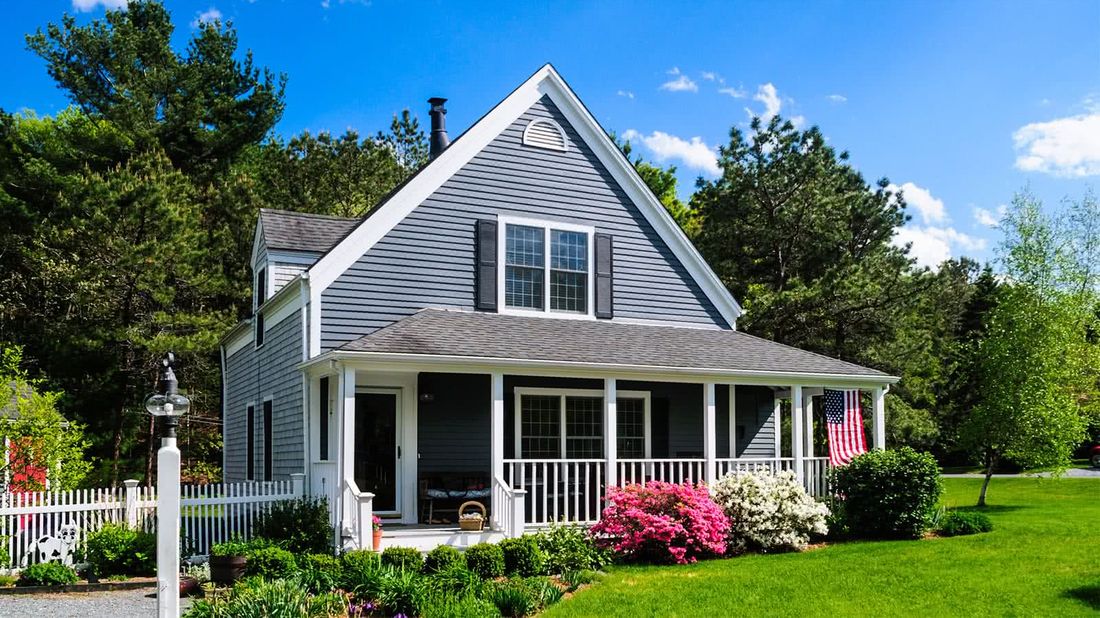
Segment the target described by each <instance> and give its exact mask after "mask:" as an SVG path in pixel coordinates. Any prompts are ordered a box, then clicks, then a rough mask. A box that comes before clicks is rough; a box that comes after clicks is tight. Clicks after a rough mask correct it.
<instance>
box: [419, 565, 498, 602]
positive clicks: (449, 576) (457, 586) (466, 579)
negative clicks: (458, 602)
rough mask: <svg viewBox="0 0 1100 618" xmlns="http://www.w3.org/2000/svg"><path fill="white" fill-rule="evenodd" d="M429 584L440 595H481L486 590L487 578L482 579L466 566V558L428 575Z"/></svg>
mask: <svg viewBox="0 0 1100 618" xmlns="http://www.w3.org/2000/svg"><path fill="white" fill-rule="evenodd" d="M428 586H429V587H430V588H431V589H432V591H433V592H435V593H438V594H440V595H449V596H456V597H458V596H464V595H469V594H473V595H477V596H481V595H482V593H483V592H484V590H485V580H483V579H481V576H480V575H478V574H477V573H474V572H473V571H471V570H470V569H467V568H466V560H465V558H463V561H462V562H461V563H459V564H452V565H451V566H449V567H447V568H446V569H443V570H441V571H439V572H438V573H434V574H432V575H429V576H428Z"/></svg>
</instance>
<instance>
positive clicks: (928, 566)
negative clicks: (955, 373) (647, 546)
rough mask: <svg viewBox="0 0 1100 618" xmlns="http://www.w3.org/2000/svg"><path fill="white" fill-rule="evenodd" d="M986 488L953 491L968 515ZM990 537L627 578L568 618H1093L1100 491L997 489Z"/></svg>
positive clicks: (864, 546) (1099, 590) (1072, 485)
mask: <svg viewBox="0 0 1100 618" xmlns="http://www.w3.org/2000/svg"><path fill="white" fill-rule="evenodd" d="M980 482H981V481H980V479H947V480H946V481H945V483H946V485H947V495H946V497H945V503H946V504H947V505H948V506H950V507H955V506H964V507H966V506H968V505H971V504H973V503H974V501H975V499H976V498H977V495H978V487H979V483H980ZM989 502H990V504H991V506H990V507H989V508H987V509H986V512H987V513H988V514H989V516H990V517H991V518H992V519H993V524H994V530H993V532H991V533H988V534H983V535H977V536H971V537H957V538H950V539H931V540H925V541H890V542H875V543H869V542H861V543H841V544H837V545H833V546H830V547H826V548H823V549H818V550H813V551H808V552H803V553H797V554H779V555H767V556H765V555H753V556H743V557H740V558H732V559H728V560H712V561H708V562H703V563H699V564H695V565H691V566H676V567H618V568H613V569H611V570H610V573H609V575H608V576H607V577H606V578H605V579H604V580H603V581H601V582H600V583H598V584H596V585H594V586H591V587H589V588H587V589H585V590H582V591H581V592H579V593H578V594H577V595H575V596H574V597H573V598H572V599H569V600H567V601H563V602H562V603H559V604H558V605H556V606H554V607H551V608H550V609H549V610H548V611H547V612H546V613H545V614H544V615H545V616H546V617H547V618H556V617H561V616H630V617H632V618H640V617H642V616H826V615H828V616H898V615H923V616H960V615H969V616H974V617H977V616H1096V615H1097V612H1100V480H1098V479H1058V480H1051V479H994V480H993V483H992V485H991V486H990V490H989Z"/></svg>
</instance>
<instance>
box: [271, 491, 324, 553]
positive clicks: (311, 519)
mask: <svg viewBox="0 0 1100 618" xmlns="http://www.w3.org/2000/svg"><path fill="white" fill-rule="evenodd" d="M256 535H257V536H259V537H262V538H265V539H268V540H269V541H271V542H272V543H274V544H276V545H278V546H279V547H282V548H283V549H286V550H289V551H290V552H293V553H294V554H295V555H298V556H301V555H304V554H330V553H332V539H333V532H332V526H331V525H330V524H329V513H328V502H327V501H326V500H325V499H324V498H298V499H295V500H280V501H278V502H276V503H274V504H273V505H271V508H270V509H269V510H268V511H267V513H265V514H264V515H263V516H261V517H260V519H259V521H258V522H257V527H256Z"/></svg>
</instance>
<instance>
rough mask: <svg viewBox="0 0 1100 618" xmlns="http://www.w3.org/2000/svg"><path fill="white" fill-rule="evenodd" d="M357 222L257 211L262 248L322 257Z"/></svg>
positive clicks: (296, 213)
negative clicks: (262, 233) (263, 246)
mask: <svg viewBox="0 0 1100 618" xmlns="http://www.w3.org/2000/svg"><path fill="white" fill-rule="evenodd" d="M359 222H360V219H346V218H344V217H330V216H328V215H313V214H306V213H301V212H290V211H286V210H271V209H269V208H261V209H260V224H261V225H263V230H264V244H265V245H266V246H267V248H268V249H290V250H292V251H314V252H317V253H324V252H326V251H328V250H329V249H331V248H332V247H333V246H334V245H335V244H336V243H338V242H340V240H341V239H343V238H344V236H346V235H347V234H348V232H350V231H351V229H352V228H354V227H355V226H356V225H358V224H359Z"/></svg>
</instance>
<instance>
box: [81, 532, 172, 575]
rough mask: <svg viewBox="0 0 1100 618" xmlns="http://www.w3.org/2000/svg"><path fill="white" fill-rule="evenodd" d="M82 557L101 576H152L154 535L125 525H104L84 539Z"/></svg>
mask: <svg viewBox="0 0 1100 618" xmlns="http://www.w3.org/2000/svg"><path fill="white" fill-rule="evenodd" d="M84 559H85V560H87V561H88V562H89V563H90V564H91V565H92V569H93V570H94V571H95V574H96V575H98V576H100V577H110V576H112V575H152V574H153V573H154V572H156V559H157V537H156V536H155V535H153V534H151V533H149V532H142V531H140V530H131V529H130V528H128V527H126V526H122V525H118V524H106V525H104V526H103V527H101V528H100V529H99V530H96V531H95V532H90V533H89V534H88V536H87V537H86V538H85V539H84Z"/></svg>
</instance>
